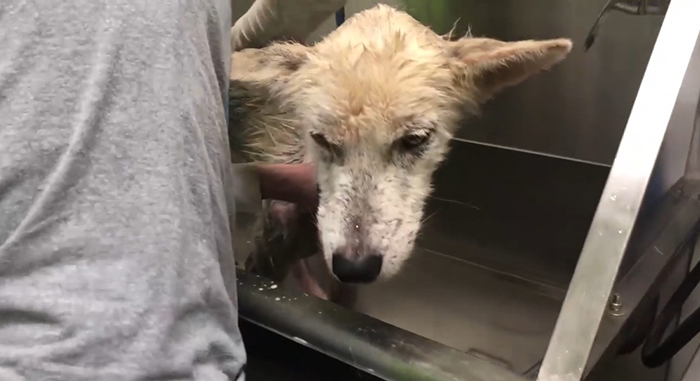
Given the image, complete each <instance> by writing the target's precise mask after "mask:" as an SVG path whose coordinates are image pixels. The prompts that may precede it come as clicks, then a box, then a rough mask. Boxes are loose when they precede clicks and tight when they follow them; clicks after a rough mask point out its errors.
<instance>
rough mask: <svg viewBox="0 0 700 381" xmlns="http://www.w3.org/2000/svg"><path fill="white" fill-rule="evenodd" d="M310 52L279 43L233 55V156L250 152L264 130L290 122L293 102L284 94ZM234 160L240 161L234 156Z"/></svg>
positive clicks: (231, 93)
mask: <svg viewBox="0 0 700 381" xmlns="http://www.w3.org/2000/svg"><path fill="white" fill-rule="evenodd" d="M311 49H312V48H310V47H307V46H304V45H301V44H295V43H277V44H273V45H270V46H267V47H265V48H261V49H245V50H241V51H238V52H235V53H233V54H232V55H231V72H230V73H229V77H230V82H229V93H228V94H229V125H230V126H232V127H233V128H229V143H230V147H231V153H232V156H234V155H236V154H238V155H241V154H242V152H247V151H250V150H251V147H250V144H251V142H255V137H256V136H258V135H260V132H261V131H267V130H266V129H267V128H268V127H270V126H272V127H275V126H279V125H281V124H284V123H285V120H287V119H289V117H288V116H287V114H288V113H289V112H290V110H291V107H290V106H291V105H290V101H291V99H290V97H288V96H284V94H283V93H284V92H285V90H286V91H289V89H288V88H289V87H290V86H289V82H290V78H291V77H292V76H293V75H294V73H296V72H297V71H298V70H299V68H301V67H302V66H303V65H304V63H305V62H306V61H307V60H308V56H309V52H310V51H311ZM256 134H258V135H256ZM273 145H274V144H273ZM234 161H235V162H238V161H240V158H235V157H234ZM244 161H245V160H244Z"/></svg>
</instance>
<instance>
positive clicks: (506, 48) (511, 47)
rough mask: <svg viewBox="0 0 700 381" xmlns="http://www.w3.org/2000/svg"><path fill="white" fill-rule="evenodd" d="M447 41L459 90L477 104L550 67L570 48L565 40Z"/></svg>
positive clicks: (562, 57) (564, 55) (468, 38)
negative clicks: (472, 98)
mask: <svg viewBox="0 0 700 381" xmlns="http://www.w3.org/2000/svg"><path fill="white" fill-rule="evenodd" d="M446 43H447V44H448V52H449V54H450V56H451V59H452V68H453V71H454V73H455V76H456V79H457V86H458V87H460V88H459V91H463V92H466V93H470V94H471V96H472V97H474V98H475V100H476V101H477V102H479V103H481V102H483V101H486V100H488V99H489V98H490V97H492V96H493V95H494V94H495V93H497V92H498V91H500V90H502V89H504V88H506V87H510V86H514V85H517V84H519V83H520V82H522V81H524V80H525V79H527V78H528V77H530V76H532V75H534V74H536V73H538V72H540V71H542V70H549V69H550V68H552V67H553V66H554V65H556V64H557V63H559V62H560V61H562V60H563V59H564V58H565V57H566V56H567V54H569V52H570V51H571V40H568V39H556V40H543V41H534V40H527V41H517V42H504V41H498V40H494V39H490V38H472V37H466V38H462V39H459V40H457V41H448V42H446Z"/></svg>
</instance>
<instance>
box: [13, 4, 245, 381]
mask: <svg viewBox="0 0 700 381" xmlns="http://www.w3.org/2000/svg"><path fill="white" fill-rule="evenodd" d="M230 17H231V16H230V4H229V0H181V1H164V0H142V1H133V0H105V1H91V0H72V1H71V0H61V1H52V0H2V1H1V2H0V380H4V381H12V380H23V381H24V380H27V381H28V380H60V381H62V380H70V381H79V380H91V381H92V380H120V381H122V380H147V379H148V380H191V379H194V380H207V381H209V380H229V379H230V380H237V379H239V380H242V379H243V376H242V370H241V369H242V366H243V363H244V362H245V354H244V350H243V344H242V342H241V340H240V335H239V332H238V326H237V320H236V319H237V317H236V313H235V308H234V305H233V303H235V298H231V299H229V294H230V295H231V296H234V291H235V290H233V289H230V290H229V292H228V294H227V292H226V289H225V287H226V286H231V287H233V283H234V282H232V276H233V271H234V269H233V267H234V265H233V259H232V258H233V256H232V253H231V243H230V233H229V221H228V215H229V213H230V212H231V211H229V210H228V209H229V208H230V207H231V206H232V205H230V204H231V203H232V202H231V199H230V195H229V193H230V191H229V186H230V185H229V184H230V180H231V179H230V173H229V170H228V166H227V165H228V163H229V162H230V155H229V153H228V142H227V134H226V125H225V120H226V118H225V115H224V113H225V111H224V109H225V96H224V94H226V91H227V83H228V60H229V56H230V55H229V49H230V45H229V41H228V34H227V33H228V29H229V27H230ZM222 272H224V273H225V274H223V275H222ZM225 278H226V279H225ZM231 300H233V302H232V301H231Z"/></svg>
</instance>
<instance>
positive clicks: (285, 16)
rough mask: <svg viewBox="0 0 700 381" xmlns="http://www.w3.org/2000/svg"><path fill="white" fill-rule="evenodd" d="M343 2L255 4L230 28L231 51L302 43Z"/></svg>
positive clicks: (271, 1) (265, 0) (286, 0)
mask: <svg viewBox="0 0 700 381" xmlns="http://www.w3.org/2000/svg"><path fill="white" fill-rule="evenodd" d="M345 3H346V0H256V1H255V3H253V6H251V7H250V9H249V10H248V12H246V13H245V14H244V15H243V16H241V18H240V19H238V21H236V23H235V24H234V25H233V27H232V28H231V51H232V52H235V51H238V50H242V49H247V48H260V47H263V46H265V45H267V44H269V43H270V42H271V41H275V40H294V41H299V42H303V41H304V40H305V39H306V38H307V37H308V36H309V34H311V32H313V31H314V30H316V28H318V27H319V25H321V23H322V22H323V21H324V20H325V19H326V18H328V17H330V16H331V15H332V14H333V13H335V12H336V11H338V10H339V9H340V8H342V7H343V6H345Z"/></svg>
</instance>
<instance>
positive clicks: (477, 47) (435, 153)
mask: <svg viewBox="0 0 700 381" xmlns="http://www.w3.org/2000/svg"><path fill="white" fill-rule="evenodd" d="M570 50H571V41H569V40H567V39H553V40H543V41H533V40H528V41H516V42H504V41H499V40H495V39H490V38H476V37H472V36H465V37H462V38H457V39H454V38H452V36H449V35H448V36H441V35H438V34H436V33H434V32H433V31H432V30H430V29H429V28H427V27H426V26H424V25H422V24H421V23H420V22H418V21H417V20H415V19H414V18H413V17H411V16H410V15H408V14H407V13H405V12H402V11H399V10H396V9H394V8H391V7H389V6H385V5H379V6H376V7H374V8H371V9H369V10H365V11H363V12H361V13H358V14H356V15H355V16H353V17H351V18H350V19H348V20H347V21H346V22H345V23H344V24H343V25H342V26H341V27H339V28H338V29H336V30H335V31H333V32H332V33H331V34H329V35H328V36H327V37H326V38H325V39H324V40H322V41H321V42H319V43H318V44H316V45H314V46H304V45H301V44H296V43H274V44H271V45H269V46H267V47H265V48H261V49H247V50H243V51H240V52H236V53H234V54H233V57H232V66H231V89H230V106H231V107H230V117H231V125H232V129H231V135H230V140H231V143H232V150H233V151H234V152H237V153H239V156H238V157H237V158H236V160H238V161H262V162H275V163H296V162H310V163H313V164H314V165H315V167H316V168H317V182H318V187H319V191H320V205H319V209H318V213H317V216H316V217H317V218H316V221H315V224H314V222H310V223H307V224H306V226H304V227H302V226H300V222H299V221H300V220H299V215H298V213H297V212H296V210H295V207H294V205H290V204H286V203H282V202H272V203H268V204H266V209H265V210H266V213H265V219H264V221H262V223H261V226H260V234H259V237H258V239H257V249H256V252H255V254H254V255H253V256H252V258H254V260H253V261H252V262H250V263H249V265H251V266H252V267H254V269H255V271H258V272H260V273H262V274H263V275H267V276H270V277H273V278H276V279H277V280H280V279H282V278H284V277H285V276H287V275H288V274H290V273H291V274H292V275H293V276H294V278H295V279H296V280H297V281H298V282H299V284H300V285H301V287H302V289H304V291H306V292H309V293H312V294H314V295H317V296H319V297H323V298H333V293H329V292H330V290H333V289H334V288H333V287H332V286H333V285H338V284H339V283H338V282H340V283H346V284H358V283H370V282H375V281H379V280H385V279H389V278H391V277H392V276H393V275H395V274H396V273H398V272H399V271H400V269H401V266H402V264H403V263H404V262H405V261H406V260H407V259H408V258H409V256H410V254H411V252H412V251H413V248H414V244H415V239H416V236H417V233H418V231H419V229H420V227H421V220H422V218H423V208H424V205H425V202H426V198H427V197H428V195H429V194H430V192H431V177H432V174H433V172H434V171H435V170H436V168H437V167H438V165H439V164H440V162H441V161H442V160H443V159H444V158H445V155H446V153H447V151H448V149H449V146H448V145H449V142H450V139H451V138H452V136H453V135H454V134H455V132H456V131H457V130H458V129H459V128H465V126H468V124H467V121H468V119H469V117H471V116H474V115H476V114H478V110H479V106H480V105H481V104H483V103H484V102H486V101H487V100H489V99H490V98H491V97H493V96H494V95H495V94H496V93H498V92H499V91H500V90H502V89H504V88H506V87H509V86H513V85H516V84H518V83H520V82H522V81H523V80H525V79H526V78H528V77H530V76H532V75H534V74H536V73H538V72H540V71H542V70H547V69H550V68H552V67H553V66H554V65H556V64H557V63H559V62H560V61H562V60H563V59H564V58H565V57H566V55H567V54H568V53H569V52H570ZM316 254H318V257H317V259H320V258H322V259H323V262H324V263H325V266H323V267H325V269H326V270H327V275H328V277H327V279H326V280H325V281H323V282H321V281H320V278H318V276H315V275H311V271H310V270H309V266H308V263H309V259H299V258H306V257H309V258H314V256H315V255H316ZM320 283H324V284H320Z"/></svg>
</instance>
